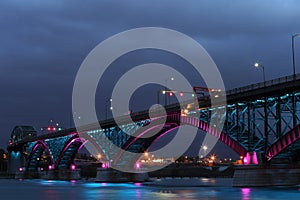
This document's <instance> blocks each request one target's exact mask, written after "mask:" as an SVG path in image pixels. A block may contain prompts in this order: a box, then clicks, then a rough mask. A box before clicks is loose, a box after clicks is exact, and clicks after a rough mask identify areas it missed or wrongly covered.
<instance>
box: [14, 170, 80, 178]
mask: <svg viewBox="0 0 300 200" xmlns="http://www.w3.org/2000/svg"><path fill="white" fill-rule="evenodd" d="M38 178H39V179H46V180H79V179H81V177H80V169H76V170H59V171H55V170H49V171H39V172H30V171H29V172H28V171H17V172H16V173H15V179H38Z"/></svg>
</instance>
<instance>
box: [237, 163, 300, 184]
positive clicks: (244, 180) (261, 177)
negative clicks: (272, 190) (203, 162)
mask: <svg viewBox="0 0 300 200" xmlns="http://www.w3.org/2000/svg"><path fill="white" fill-rule="evenodd" d="M299 183H300V169H299V168H289V167H279V166H270V167H266V166H243V167H237V168H236V169H235V172H234V176H233V187H265V186H293V185H298V184H299Z"/></svg>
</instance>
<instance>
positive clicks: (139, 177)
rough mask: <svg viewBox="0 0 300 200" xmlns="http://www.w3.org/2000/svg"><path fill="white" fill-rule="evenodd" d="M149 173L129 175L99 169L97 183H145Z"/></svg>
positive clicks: (107, 169) (113, 170)
mask: <svg viewBox="0 0 300 200" xmlns="http://www.w3.org/2000/svg"><path fill="white" fill-rule="evenodd" d="M148 179H149V176H148V173H143V172H141V173H127V172H121V171H118V170H115V169H112V168H97V176H96V182H145V181H147V180H148Z"/></svg>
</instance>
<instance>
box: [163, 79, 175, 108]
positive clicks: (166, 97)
mask: <svg viewBox="0 0 300 200" xmlns="http://www.w3.org/2000/svg"><path fill="white" fill-rule="evenodd" d="M168 80H171V81H174V77H171V78H170V79H165V91H167V88H168V87H167V86H168V85H167V84H168ZM165 94H166V93H165ZM167 99H168V96H167V95H166V96H165V106H166V105H167Z"/></svg>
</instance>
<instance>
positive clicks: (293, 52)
mask: <svg viewBox="0 0 300 200" xmlns="http://www.w3.org/2000/svg"><path fill="white" fill-rule="evenodd" d="M298 36H300V33H297V34H294V35H292V57H293V78H294V79H295V77H296V65H295V37H298Z"/></svg>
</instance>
